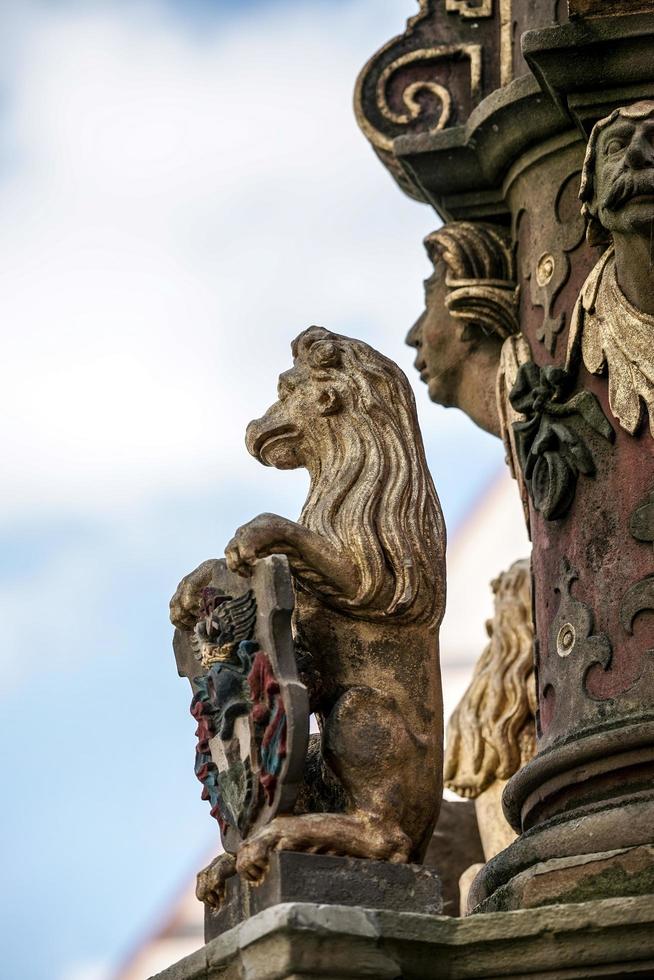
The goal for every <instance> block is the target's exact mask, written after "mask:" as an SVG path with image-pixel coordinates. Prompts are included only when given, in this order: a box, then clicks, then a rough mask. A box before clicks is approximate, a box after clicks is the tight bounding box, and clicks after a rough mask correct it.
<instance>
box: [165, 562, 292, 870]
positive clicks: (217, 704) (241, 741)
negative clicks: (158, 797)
mask: <svg viewBox="0 0 654 980" xmlns="http://www.w3.org/2000/svg"><path fill="white" fill-rule="evenodd" d="M293 603H294V598H293V587H292V584H291V577H290V571H289V568H288V562H287V560H286V558H285V557H283V556H281V555H273V556H271V557H270V558H266V559H264V560H262V561H260V562H258V563H257V567H256V569H255V570H254V572H253V574H252V577H251V579H250V580H249V581H244V580H243V579H242V578H240V577H239V576H237V575H234V574H233V573H231V572H230V571H229V570H228V569H227V567H226V564H225V562H224V561H216V562H215V563H214V564H213V567H212V574H211V582H210V584H209V585H208V586H207V587H205V588H204V590H203V592H202V608H201V611H200V613H201V614H200V618H199V619H198V621H197V623H196V625H195V627H194V629H192V630H179V629H178V630H176V631H175V639H174V648H175V655H176V658H177V663H178V669H179V672H180V674H183V675H185V676H187V677H188V678H189V680H190V681H191V686H192V688H193V692H194V693H193V700H192V702H191V714H192V715H193V717H194V718H195V720H196V721H197V730H196V735H197V739H198V741H197V746H196V756H195V773H196V775H197V777H198V779H199V780H200V781H201V783H202V785H203V792H202V796H203V798H204V799H207V800H208V801H209V802H210V804H211V814H212V816H214V817H215V818H216V820H217V821H218V824H219V826H220V830H221V835H222V839H223V845H224V847H225V850H228V851H233V850H235V849H236V848H237V847H238V845H239V843H240V842H241V841H242V840H243V839H245V838H246V837H247V836H249V835H250V834H251V833H252V832H253V831H255V830H257V829H259V828H260V827H261V826H263V825H265V824H267V823H268V822H269V821H270V820H272V818H273V817H274V816H276V815H277V814H278V813H284V812H289V811H290V810H291V809H292V807H293V803H294V802H295V797H296V794H297V789H298V784H299V782H300V779H301V775H302V770H303V767H304V761H305V757H306V751H307V744H308V733H309V705H308V695H307V691H306V688H305V687H304V685H303V684H301V683H300V681H299V680H298V676H297V670H296V665H295V652H294V647H293V637H292V632H291V614H292V611H293Z"/></svg>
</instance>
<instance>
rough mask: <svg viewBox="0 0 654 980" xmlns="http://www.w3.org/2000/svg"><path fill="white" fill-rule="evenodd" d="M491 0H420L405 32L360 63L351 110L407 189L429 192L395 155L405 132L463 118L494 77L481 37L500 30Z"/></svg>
mask: <svg viewBox="0 0 654 980" xmlns="http://www.w3.org/2000/svg"><path fill="white" fill-rule="evenodd" d="M493 7H494V4H493V0H481V3H478V4H475V3H473V2H472V0H420V11H419V13H418V14H416V16H414V17H412V18H411V19H410V20H409V22H408V24H407V29H406V31H405V33H404V34H403V35H401V36H400V37H397V38H394V39H393V40H392V41H390V42H389V43H388V44H386V45H385V46H384V47H383V48H382V49H381V50H380V51H378V52H377V54H375V55H374V56H373V57H372V58H371V60H370V61H369V62H368V64H367V65H365V67H364V68H363V70H362V72H361V74H360V75H359V78H358V80H357V84H356V89H355V93H354V111H355V114H356V118H357V122H358V124H359V126H360V127H361V129H362V131H363V133H364V134H365V136H366V137H367V139H368V140H369V141H370V143H371V144H372V146H373V148H374V150H375V152H376V153H377V154H378V155H379V156H380V157H381V159H382V162H383V163H384V165H385V166H386V167H387V168H388V169H389V170H390V171H391V173H392V174H393V176H394V177H395V179H396V180H397V181H398V183H399V184H400V186H401V187H402V189H403V190H404V191H405V192H406V193H407V194H409V195H410V196H412V197H415V198H417V199H418V200H424V199H425V198H424V196H423V194H422V192H421V190H420V188H419V187H417V186H416V185H415V184H414V183H413V182H412V181H411V179H410V178H409V177H408V176H407V174H406V173H405V171H404V170H403V169H402V167H401V164H400V163H399V161H398V160H397V159H396V158H395V157H394V156H393V141H394V140H395V139H396V138H397V137H398V136H404V135H407V134H408V133H412V134H413V133H438V132H441V131H442V130H444V129H446V128H448V127H451V126H454V125H460V124H461V123H464V122H465V120H466V119H467V118H468V116H469V115H470V113H471V112H472V110H473V109H474V108H475V106H476V105H478V104H479V102H480V101H481V99H482V98H483V97H484V95H486V94H488V91H489V90H492V88H493V84H491V85H490V88H489V85H488V84H486V85H484V53H483V52H484V45H492V44H493V43H494V39H495V35H496V25H495V23H494V20H493V16H492V15H493Z"/></svg>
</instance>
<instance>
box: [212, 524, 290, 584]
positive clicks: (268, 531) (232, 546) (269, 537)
mask: <svg viewBox="0 0 654 980" xmlns="http://www.w3.org/2000/svg"><path fill="white" fill-rule="evenodd" d="M288 524H289V522H288V521H286V520H285V519H284V518H283V517H278V516H277V515H276V514H259V516H258V517H255V518H254V519H253V520H251V521H248V523H247V524H244V525H243V526H242V527H239V529H238V531H237V532H236V534H235V535H234V537H233V538H232V540H231V541H230V542H229V544H228V545H227V547H226V548H225V558H226V559H227V567H228V568H229V570H230V571H232V572H236V574H237V575H244V576H247V575H249V574H250V573H251V570H252V566H253V565H254V563H255V562H256V561H258V560H259V559H260V558H266V557H267V556H268V555H272V554H275V552H276V551H279V550H281V551H285V550H286V547H285V543H284V540H283V539H284V529H285V527H287V526H288Z"/></svg>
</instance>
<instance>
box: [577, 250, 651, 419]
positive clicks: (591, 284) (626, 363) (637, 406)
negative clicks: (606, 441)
mask: <svg viewBox="0 0 654 980" xmlns="http://www.w3.org/2000/svg"><path fill="white" fill-rule="evenodd" d="M653 337H654V316H650V315H648V314H646V313H642V312H641V311H640V310H637V309H636V307H635V306H633V305H632V304H631V303H630V302H629V300H628V299H627V298H626V296H625V295H624V293H623V292H622V290H621V289H620V286H619V285H618V282H617V279H616V274H615V254H614V251H613V249H612V248H610V249H608V250H607V252H606V253H605V254H604V255H603V256H602V258H601V259H600V261H599V262H598V263H597V265H596V266H595V268H594V269H593V271H592V272H591V274H590V276H589V277H588V279H587V280H586V284H585V285H584V288H583V290H582V293H581V296H580V297H579V300H578V302H577V305H576V307H575V311H574V314H573V322H572V329H571V332H570V341H569V345H568V359H567V360H568V365H570V366H574V364H575V362H576V360H577V358H578V355H579V353H581V357H582V358H583V362H584V364H585V366H586V368H587V370H588V371H590V372H591V373H592V374H603V373H605V372H608V381H609V404H610V406H611V411H612V412H613V414H614V415H615V417H616V418H617V420H618V421H619V423H620V425H621V426H622V428H623V429H626V431H627V432H629V433H631V434H632V435H633V434H634V433H635V432H636V431H637V429H638V428H639V426H640V423H641V421H642V419H643V412H644V410H646V411H647V414H648V416H649V427H650V432H651V434H652V435H653V436H654V346H653V345H652V338H653Z"/></svg>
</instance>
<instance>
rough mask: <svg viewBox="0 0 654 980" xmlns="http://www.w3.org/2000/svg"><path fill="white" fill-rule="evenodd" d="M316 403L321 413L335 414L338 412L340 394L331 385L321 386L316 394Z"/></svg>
mask: <svg viewBox="0 0 654 980" xmlns="http://www.w3.org/2000/svg"><path fill="white" fill-rule="evenodd" d="M318 405H319V407H320V414H321V415H336V413H337V412H340V410H341V405H342V402H341V396H340V395H339V393H338V391H337V390H336V388H333V387H332V386H331V385H329V387H327V388H323V389H322V391H321V392H320V394H319V395H318Z"/></svg>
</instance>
